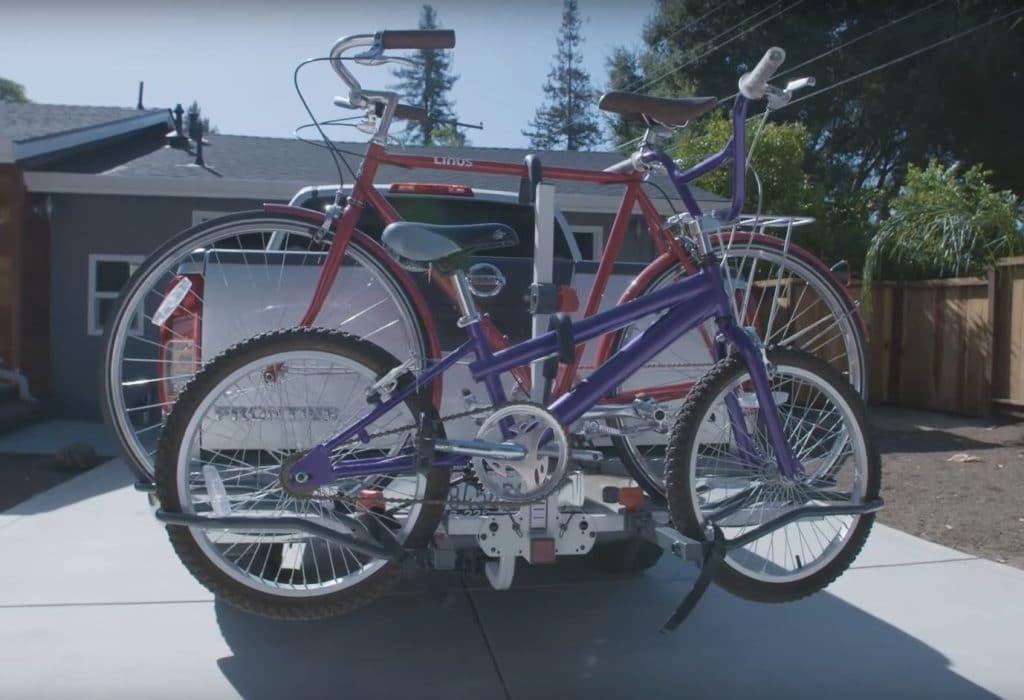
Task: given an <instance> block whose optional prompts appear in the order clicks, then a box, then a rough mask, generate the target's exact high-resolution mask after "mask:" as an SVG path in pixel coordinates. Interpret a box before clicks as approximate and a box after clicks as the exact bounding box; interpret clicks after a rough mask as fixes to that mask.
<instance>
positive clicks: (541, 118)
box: [523, 0, 601, 151]
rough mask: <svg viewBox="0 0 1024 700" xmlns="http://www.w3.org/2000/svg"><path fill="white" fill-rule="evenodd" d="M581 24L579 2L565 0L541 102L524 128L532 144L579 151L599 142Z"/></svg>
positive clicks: (598, 126) (538, 146)
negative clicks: (542, 101) (584, 63)
mask: <svg viewBox="0 0 1024 700" xmlns="http://www.w3.org/2000/svg"><path fill="white" fill-rule="evenodd" d="M580 24H581V23H580V13H579V3H578V2H577V0H564V2H563V4H562V28H561V30H560V31H559V33H558V49H557V50H556V51H555V56H554V58H555V63H554V65H552V66H551V71H550V72H549V73H548V79H547V82H545V83H544V103H543V104H542V105H541V106H540V107H539V108H538V109H537V112H536V114H535V116H534V118H533V119H532V120H531V121H530V130H524V131H523V136H526V137H527V138H529V139H530V147H531V148H543V149H550V148H554V147H556V146H564V147H565V149H566V150H568V151H578V150H579V149H581V148H588V147H590V146H594V145H596V144H598V143H600V142H601V126H600V123H599V122H598V120H597V115H596V114H595V110H594V96H593V91H592V90H591V87H590V74H589V73H587V71H586V70H584V68H583V53H582V51H581V50H580V46H581V45H582V44H583V37H582V36H581V35H580Z"/></svg>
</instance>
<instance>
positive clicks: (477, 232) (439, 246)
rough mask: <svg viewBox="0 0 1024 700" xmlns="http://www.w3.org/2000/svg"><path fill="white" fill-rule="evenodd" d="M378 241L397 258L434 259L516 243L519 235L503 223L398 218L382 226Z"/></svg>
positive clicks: (423, 261) (417, 260) (421, 261)
mask: <svg viewBox="0 0 1024 700" xmlns="http://www.w3.org/2000/svg"><path fill="white" fill-rule="evenodd" d="M381 241H382V242H383V243H384V245H385V246H387V247H388V248H389V249H390V250H391V251H393V252H394V253H395V254H396V255H397V256H398V257H400V258H405V259H406V260H411V261H412V262H418V263H434V262H438V261H439V260H443V259H445V258H448V257H450V256H452V255H456V254H458V253H472V252H473V251H477V250H490V249H492V248H508V247H510V246H514V245H517V244H518V243H519V236H518V235H516V232H515V231H514V230H513V229H512V228H511V227H509V226H506V225H505V224H469V225H464V226H440V225H436V224H422V223H418V222H415V221H397V222H395V223H393V224H391V225H389V226H388V227H387V228H385V229H384V235H383V236H381Z"/></svg>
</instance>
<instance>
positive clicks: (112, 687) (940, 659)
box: [0, 460, 1024, 700]
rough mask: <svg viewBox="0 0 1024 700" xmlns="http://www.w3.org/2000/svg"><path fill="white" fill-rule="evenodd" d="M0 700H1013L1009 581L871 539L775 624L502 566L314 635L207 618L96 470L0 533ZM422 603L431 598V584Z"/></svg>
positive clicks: (725, 600) (1020, 675)
mask: <svg viewBox="0 0 1024 700" xmlns="http://www.w3.org/2000/svg"><path fill="white" fill-rule="evenodd" d="M0 561H2V562H3V567H2V568H0V659H2V660H3V661H2V663H0V669H2V670H0V698H10V699H12V700H13V699H18V698H71V697H74V698H82V697H96V698H172V697H173V698H179V699H180V698H197V699H198V698H221V697H224V698H234V697H244V698H282V697H289V698H297V697H302V696H305V697H360V696H361V697H371V698H372V697H409V698H434V697H459V698H473V699H477V698H555V697H558V698H578V697H589V698H620V697H651V698H661V697H670V696H672V697H709V696H711V697H723V698H731V697H779V696H783V695H785V696H786V697H787V698H800V697H807V698H823V697H827V698H830V700H832V699H835V698H847V697H849V698H866V697H876V698H877V697H900V698H904V697H929V698H936V697H956V698H975V697H977V698H981V697H1008V698H1024V669H1022V665H1021V650H1022V649H1024V631H1022V630H1024V603H1022V601H1024V572H1022V571H1019V570H1017V569H1013V568H1010V567H1007V566H1003V565H1000V564H996V563H993V562H989V561H986V560H983V559H977V558H974V557H971V556H968V555H965V554H962V553H960V552H956V551H954V550H951V549H947V548H944V547H940V546H937V545H934V544H931V543H928V542H925V541H923V540H920V539H917V538H914V537H911V536H908V535H906V534H903V533H901V532H898V531H896V530H892V529H889V528H886V527H881V526H876V529H875V531H874V533H873V534H872V537H871V539H870V540H869V543H868V546H867V548H866V550H865V551H864V553H863V554H862V556H861V558H860V559H859V560H858V562H857V564H856V565H855V568H854V569H852V570H851V571H849V572H848V573H847V574H846V575H845V576H843V577H842V578H841V579H840V580H839V581H838V582H837V583H836V584H834V585H833V586H832V587H831V588H830V589H829V590H828V591H827V592H825V593H821V594H818V595H816V596H813V597H812V598H810V599H808V600H805V601H802V602H799V603H794V604H790V605H781V606H768V605H759V604H755V603H747V602H744V601H741V600H738V599H736V598H733V597H732V596H730V595H729V594H727V593H725V592H723V591H721V590H717V589H713V590H712V591H711V592H710V593H709V594H708V596H707V597H706V599H705V600H704V601H703V603H702V604H701V605H700V606H699V607H698V609H697V611H696V612H695V613H694V615H693V616H692V617H691V618H690V620H688V621H687V622H686V623H685V624H684V626H683V627H681V628H680V629H679V630H678V631H677V632H676V633H674V634H672V635H662V634H660V633H659V631H658V630H659V627H660V624H661V623H662V621H663V620H664V619H665V617H666V616H667V615H668V614H669V613H670V612H671V610H672V609H673V607H674V606H675V605H676V604H677V603H678V601H679V599H680V597H681V596H682V595H683V593H684V592H685V591H686V590H687V589H688V586H689V584H690V582H692V580H693V578H694V577H695V573H696V569H695V568H694V567H692V566H689V565H684V564H681V563H679V562H676V561H674V560H670V559H669V558H667V557H666V558H664V559H663V560H662V562H661V563H660V564H659V565H658V566H657V567H656V568H655V569H653V570H652V571H650V572H648V574H647V575H645V576H641V577H638V578H632V579H613V578H608V577H606V576H604V577H597V576H595V575H594V574H592V573H590V572H589V571H588V570H587V569H586V568H585V567H583V566H580V565H579V564H578V563H577V562H566V563H565V564H559V565H557V566H555V567H548V568H538V569H532V570H531V569H528V568H527V567H525V566H523V567H520V570H519V572H518V573H517V585H516V586H515V587H514V588H513V590H511V591H508V592H504V593H497V592H494V591H491V590H489V589H488V588H487V587H486V584H484V583H483V582H482V580H481V579H475V578H471V579H461V578H460V577H458V576H456V575H448V574H445V575H440V574H439V575H437V576H435V577H434V578H433V581H432V583H434V584H445V585H448V586H452V587H453V588H454V590H455V595H453V596H449V597H448V600H447V603H446V604H444V605H442V603H441V598H440V597H439V596H438V595H436V594H435V593H431V592H430V591H429V590H428V586H427V585H426V584H427V583H429V582H428V581H413V582H411V583H410V585H408V586H406V587H405V588H404V589H403V590H400V591H398V592H395V593H393V594H391V595H389V596H387V597H385V598H383V599H381V600H379V601H377V602H376V603H375V604H374V605H372V606H371V607H369V608H366V609H363V610H361V611H358V612H356V613H354V614H352V615H350V616H348V617H345V618H341V619H338V620H334V621H328V622H322V623H313V624H308V623H293V624H286V623H277V622H272V621H267V620H263V619H261V618H256V617H252V616H249V615H246V614H244V613H240V612H237V611H235V610H233V609H231V608H228V607H226V606H224V605H221V604H218V603H216V602H215V601H214V600H213V599H212V597H211V595H210V594H209V593H208V592H207V591H206V590H205V589H204V588H202V587H200V586H199V585H198V584H197V583H195V582H194V581H193V580H192V578H191V577H190V576H189V575H188V574H187V572H186V571H185V569H184V568H183V567H182V566H181V565H180V564H179V563H178V561H177V559H176V558H175V556H174V554H173V553H172V551H171V548H170V546H169V544H168V542H167V540H166V537H165V535H164V532H163V529H162V527H160V526H159V525H158V524H157V523H156V522H155V521H154V520H153V519H152V518H151V516H150V512H149V508H148V506H147V504H146V499H145V498H144V497H143V496H141V495H140V494H138V493H136V492H134V491H133V490H132V488H131V486H130V479H129V476H128V473H127V470H126V469H125V468H124V466H123V465H122V464H121V463H120V462H118V461H116V460H115V461H112V462H109V463H107V464H105V465H103V466H101V467H99V468H97V469H95V470H93V471H91V472H89V473H86V474H84V475H82V476H79V477H77V478H75V479H73V480H71V481H69V482H67V483H65V484H63V485H61V486H59V487H57V488H55V489H53V490H51V491H48V492H46V493H44V494H42V495H40V496H37V497H35V498H33V499H31V500H29V501H26V502H24V503H22V504H21V505H19V506H17V507H15V508H14V509H13V510H11V511H8V512H7V513H5V514H0ZM435 588H436V585H435Z"/></svg>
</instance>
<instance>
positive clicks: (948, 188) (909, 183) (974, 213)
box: [865, 159, 1024, 288]
mask: <svg viewBox="0 0 1024 700" xmlns="http://www.w3.org/2000/svg"><path fill="white" fill-rule="evenodd" d="M960 169H961V168H960V166H959V165H954V166H951V167H946V166H943V165H942V164H941V163H940V162H939V161H938V160H936V159H933V160H931V161H930V162H929V163H928V166H927V167H925V168H923V169H921V168H916V167H914V166H913V165H911V166H910V167H908V168H907V177H906V184H905V185H904V186H903V188H902V189H901V190H900V193H899V195H897V196H896V197H895V198H894V199H893V200H892V203H891V214H890V216H889V218H887V219H885V220H884V221H883V222H881V224H880V226H879V229H878V233H877V235H875V237H874V238H873V239H872V241H871V247H870V249H869V250H868V256H867V261H866V263H865V282H866V283H867V282H870V280H871V279H872V278H873V277H875V276H877V275H879V274H881V273H884V274H885V276H886V277H887V278H889V279H892V278H897V279H915V278H916V279H924V278H929V277H961V276H974V275H981V274H984V273H985V271H986V270H987V269H988V268H989V267H991V266H992V265H993V263H995V261H996V260H998V259H999V258H1001V257H1005V256H1008V255H1019V254H1020V253H1021V252H1022V251H1024V231H1022V230H1021V229H1022V226H1024V221H1022V214H1024V209H1022V205H1021V202H1020V201H1019V200H1018V199H1017V198H1016V197H1015V196H1014V195H1013V193H1012V192H1008V191H1005V190H1004V191H1001V192H999V191H996V190H995V189H993V187H992V186H991V185H990V184H989V182H988V179H989V177H990V176H991V173H989V172H986V171H984V170H982V169H981V167H980V166H977V165H975V166H974V167H972V168H969V169H968V170H967V171H965V172H964V173H963V175H959V174H958V173H959V171H960ZM868 286H869V285H868V284H865V288H867V287H868Z"/></svg>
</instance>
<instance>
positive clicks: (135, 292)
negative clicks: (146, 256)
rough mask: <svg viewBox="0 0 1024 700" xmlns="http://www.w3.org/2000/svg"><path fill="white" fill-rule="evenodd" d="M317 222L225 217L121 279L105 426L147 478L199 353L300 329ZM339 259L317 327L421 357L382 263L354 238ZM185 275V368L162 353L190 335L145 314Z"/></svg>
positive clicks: (419, 340)
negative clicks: (191, 281)
mask: <svg viewBox="0 0 1024 700" xmlns="http://www.w3.org/2000/svg"><path fill="white" fill-rule="evenodd" d="M318 229H319V226H318V225H316V224H315V223H311V222H308V221H303V220H300V219H295V218H288V217H274V216H267V215H262V214H261V215H258V216H252V215H251V214H242V215H234V216H229V217H225V218H224V219H219V220H216V221H212V222H207V223H206V224H203V225H201V226H199V227H196V229H195V230H190V231H187V232H185V234H183V235H181V237H180V239H179V240H178V241H177V242H176V243H174V244H170V245H165V247H164V249H163V250H162V252H161V251H158V253H157V256H158V257H155V258H153V259H152V260H150V261H148V262H147V264H146V265H144V266H143V267H141V268H140V269H139V270H138V271H137V272H136V274H135V275H134V276H133V278H132V279H131V280H130V281H129V284H128V287H127V288H126V290H125V292H124V293H123V294H122V297H121V299H120V301H119V304H118V307H117V311H116V312H115V314H114V315H113V317H112V321H111V322H110V323H111V325H110V327H109V328H108V331H107V338H106V344H105V345H106V347H105V353H104V365H103V368H102V384H103V386H102V392H103V407H104V412H105V414H106V417H107V421H108V423H109V424H110V425H111V426H112V427H113V428H114V432H115V435H116V436H117V439H118V441H119V442H120V444H121V447H122V452H123V453H124V455H125V457H126V458H127V459H128V460H129V465H130V466H131V467H133V469H134V471H136V473H137V474H138V475H139V476H140V477H141V478H144V479H150V480H151V479H152V476H153V454H154V450H155V448H156V442H157V439H158V437H159V433H160V429H161V426H162V425H163V421H164V419H165V417H166V413H167V412H168V411H169V410H170V407H171V406H172V405H173V403H174V399H175V396H176V394H177V392H179V391H180V390H181V389H182V388H183V387H184V385H185V384H187V382H188V381H189V380H190V379H191V378H192V376H194V374H195V372H196V371H197V370H198V368H199V367H200V366H201V362H202V361H203V360H206V359H209V358H211V357H213V356H214V355H216V354H217V353H219V352H221V351H222V350H225V349H227V348H228V347H230V346H232V345H234V344H235V343H237V342H239V341H241V340H244V339H246V338H249V337H252V336H254V335H257V334H259V333H261V332H265V331H268V330H276V329H281V328H289V327H293V326H297V325H298V324H299V321H300V319H301V316H302V314H303V313H304V311H305V309H306V305H307V304H308V302H309V300H310V299H311V298H312V296H313V289H314V287H315V283H316V278H317V276H318V274H319V271H320V270H321V269H322V264H323V260H324V258H325V257H326V249H327V246H326V245H320V246H317V245H315V244H314V243H313V236H314V234H315V233H316V232H317V231H318ZM318 248H320V249H318ZM268 250H269V251H270V252H268ZM342 266H343V269H342V270H341V271H340V273H339V275H338V279H337V280H336V281H335V284H334V286H333V287H332V290H331V292H330V294H329V295H328V298H327V300H326V301H325V303H324V306H323V309H322V310H321V313H320V315H319V316H318V317H317V324H318V325H327V326H329V327H331V328H335V329H338V330H344V331H347V332H349V333H351V334H353V335H357V336H361V337H366V338H369V339H372V340H373V341H374V342H375V343H377V344H378V345H381V346H382V347H384V348H385V349H387V350H388V351H389V352H391V353H392V354H393V355H395V356H396V357H399V358H406V357H416V358H419V359H422V358H425V357H427V355H428V345H427V338H426V333H425V332H424V330H423V328H422V323H421V321H420V320H419V318H418V316H417V314H416V313H415V310H414V307H413V304H412V302H411V300H409V299H408V298H407V296H406V293H405V292H404V290H403V289H402V286H401V284H400V283H399V282H398V281H397V280H396V279H395V278H394V277H393V275H392V273H391V272H390V271H389V270H388V269H387V268H386V266H385V265H384V264H383V263H381V261H380V260H379V259H377V257H376V256H375V255H374V254H373V253H371V252H370V251H367V250H365V249H364V248H363V247H361V246H360V245H359V244H358V243H357V242H356V241H354V240H353V241H350V242H349V245H348V247H347V249H346V252H345V258H344V260H343V261H342ZM196 271H198V272H199V273H200V274H201V277H202V289H201V290H199V289H197V286H196V285H193V286H192V288H191V289H190V290H189V291H188V292H187V294H186V296H185V301H186V302H189V301H191V302H193V303H194V304H197V305H198V308H199V309H200V311H198V312H195V311H189V312H187V313H185V314H183V316H182V317H180V318H181V320H183V321H184V323H185V325H186V326H188V325H190V324H192V323H193V322H194V323H195V324H197V325H196V326H193V327H198V329H199V333H198V335H199V337H200V342H199V343H198V348H196V349H195V356H196V357H198V358H199V359H200V361H199V362H191V363H190V362H188V360H187V352H186V353H185V354H186V359H185V360H182V359H181V358H180V357H177V356H175V354H174V353H173V352H167V351H166V349H167V348H169V347H173V345H172V343H171V342H168V341H173V343H180V344H181V345H183V346H184V345H187V344H188V343H189V342H190V341H192V340H194V339H191V338H189V337H188V336H189V335H190V334H189V333H187V332H186V333H182V332H179V331H178V330H177V328H176V327H175V326H174V325H172V324H171V323H169V322H165V323H164V324H163V325H162V326H158V325H155V324H154V314H155V313H156V312H157V310H158V308H159V306H160V304H161V302H163V301H164V299H165V297H166V296H167V295H168V292H169V290H170V289H171V288H172V283H173V282H174V280H175V279H178V277H180V275H181V274H188V273H195V272H196ZM207 301H210V302H211V303H210V306H209V307H207V305H206V302H207ZM186 306H187V303H186V304H182V305H180V306H179V307H178V308H179V309H183V310H184V309H185V307H186ZM240 308H241V309H246V310H248V313H246V314H242V313H238V312H237V311H236V310H237V309H240ZM208 309H209V313H208ZM158 320H159V319H158ZM185 349H186V351H187V348H185Z"/></svg>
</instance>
